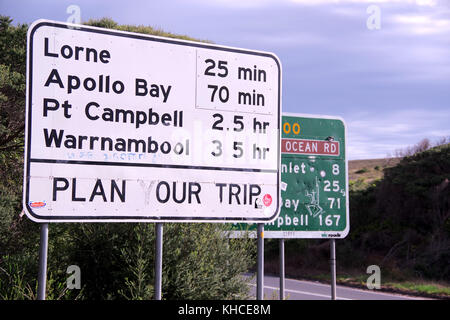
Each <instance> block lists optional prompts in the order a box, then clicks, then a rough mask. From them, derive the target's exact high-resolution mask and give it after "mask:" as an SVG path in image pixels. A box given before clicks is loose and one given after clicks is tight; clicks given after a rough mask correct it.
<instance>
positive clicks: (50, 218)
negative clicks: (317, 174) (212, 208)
mask: <svg viewBox="0 0 450 320" xmlns="http://www.w3.org/2000/svg"><path fill="white" fill-rule="evenodd" d="M43 26H50V27H55V28H61V29H75V30H77V31H83V32H92V33H99V34H105V35H111V36H119V37H125V38H132V39H138V40H147V41H154V42H162V43H169V44H175V45H182V46H190V47H196V48H203V49H212V50H218V51H228V52H234V53H241V54H250V55H257V56H263V57H268V58H272V59H273V60H274V61H275V62H276V64H277V67H278V109H277V110H278V124H277V129H278V141H279V145H278V157H277V159H278V161H277V163H278V168H277V170H276V171H277V206H276V208H277V209H276V210H275V212H274V214H273V215H272V216H270V217H267V218H244V217H242V218H232V217H177V216H167V217H158V216H56V215H54V216H53V215H51V216H43V215H36V214H35V213H34V212H33V210H32V208H31V207H30V205H29V204H30V201H29V185H30V163H31V162H39V163H64V164H68V163H69V164H82V165H100V163H91V162H90V161H65V160H46V159H30V153H31V124H32V119H31V108H32V105H33V103H32V96H33V94H32V88H33V86H32V79H33V77H32V75H33V36H34V33H35V32H36V31H37V30H38V29H39V28H40V27H43ZM27 38H28V39H27V40H28V50H27V59H28V66H27V67H28V70H27V76H28V77H27V90H28V91H27V95H28V96H27V97H26V98H27V102H28V105H27V119H26V126H27V128H26V131H25V132H26V133H27V135H26V137H25V141H26V150H25V152H26V159H25V160H26V161H25V175H24V203H23V206H24V209H25V212H26V213H27V214H29V215H30V216H31V217H33V218H32V220H34V221H35V222H41V223H46V222H83V221H84V222H88V221H89V222H111V221H110V220H114V221H112V222H126V221H129V220H132V221H131V222H133V221H142V222H159V221H162V222H164V221H168V222H231V221H236V222H241V223H242V222H248V223H255V222H261V223H263V222H268V221H271V220H273V219H275V218H276V217H277V216H278V214H279V212H280V166H281V132H280V126H281V65H280V62H279V60H278V58H277V57H276V56H275V55H273V54H271V53H267V52H257V51H250V50H244V49H237V48H229V47H221V46H217V45H211V44H204V43H195V42H189V41H180V40H175V39H169V38H162V37H155V36H151V35H145V34H137V33H125V32H118V31H115V30H110V29H101V28H93V27H85V26H78V25H77V26H72V25H68V24H63V23H58V22H52V21H42V22H36V24H35V25H34V26H33V27H32V29H31V30H29V31H28V37H27ZM101 165H110V166H111V165H112V166H127V165H128V166H131V164H127V163H110V162H106V163H101ZM133 165H134V164H133ZM136 166H139V164H137V165H136ZM142 166H147V167H150V166H162V167H166V168H178V169H197V170H213V171H214V170H227V171H246V172H261V173H263V172H267V173H269V172H273V171H274V170H261V169H248V168H221V167H200V166H176V165H175V166H172V165H161V164H160V165H155V164H144V165H142ZM31 217H30V218H31Z"/></svg>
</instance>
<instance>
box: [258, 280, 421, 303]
mask: <svg viewBox="0 0 450 320" xmlns="http://www.w3.org/2000/svg"><path fill="white" fill-rule="evenodd" d="M255 283H256V277H254V279H253V280H252V286H251V290H252V295H253V296H256V284H255ZM279 285H280V279H279V278H278V277H275V276H267V275H266V276H265V277H264V299H272V300H273V299H279ZM284 296H285V298H286V299H287V300H330V296H331V287H330V285H328V284H322V283H318V282H313V281H303V280H294V279H286V282H285V293H284ZM336 296H337V299H338V300H422V299H425V298H418V297H411V296H404V295H399V294H394V293H386V292H380V291H376V290H362V289H356V288H350V287H344V286H337V287H336Z"/></svg>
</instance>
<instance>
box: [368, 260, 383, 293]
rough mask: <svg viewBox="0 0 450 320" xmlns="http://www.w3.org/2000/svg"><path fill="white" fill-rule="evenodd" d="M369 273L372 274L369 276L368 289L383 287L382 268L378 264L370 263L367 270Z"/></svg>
mask: <svg viewBox="0 0 450 320" xmlns="http://www.w3.org/2000/svg"><path fill="white" fill-rule="evenodd" d="M366 273H367V274H370V276H369V277H368V278H367V281H366V286H367V288H368V289H370V290H373V289H381V270H380V267H379V266H377V265H374V264H373V265H370V266H368V267H367V270H366Z"/></svg>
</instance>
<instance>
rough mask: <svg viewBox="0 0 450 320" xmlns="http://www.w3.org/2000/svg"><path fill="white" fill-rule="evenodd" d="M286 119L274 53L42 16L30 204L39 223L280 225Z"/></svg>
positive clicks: (29, 110)
mask: <svg viewBox="0 0 450 320" xmlns="http://www.w3.org/2000/svg"><path fill="white" fill-rule="evenodd" d="M280 117H281V64H280V61H279V60H278V58H277V57H276V56H275V55H274V54H272V53H267V52H260V51H252V50H246V49H238V48H230V47H223V46H218V45H211V44H205V43H199V42H192V41H182V40H175V39H168V38H162V37H156V36H149V35H143V34H136V33H129V32H121V31H115V30H109V29H101V28H95V27H88V26H79V25H77V26H76V28H74V27H73V25H71V24H67V23H60V22H55V21H48V20H38V21H36V22H34V23H33V24H32V25H31V26H30V28H29V30H28V44H27V105H26V128H25V144H26V145H25V173H24V195H23V204H24V209H25V212H26V213H27V215H28V217H29V218H30V219H32V220H34V221H37V222H64V221H68V222H83V221H105V222H107V221H110V222H120V221H130V222H132V221H148V222H156V221H157V222H176V221H181V222H224V221H227V222H232V221H233V222H268V221H272V220H274V219H275V218H276V217H277V215H278V211H279V204H280ZM261 204H262V205H261Z"/></svg>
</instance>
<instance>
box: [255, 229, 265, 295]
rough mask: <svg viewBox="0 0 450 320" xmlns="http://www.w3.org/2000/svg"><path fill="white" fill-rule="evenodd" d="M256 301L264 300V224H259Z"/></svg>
mask: <svg viewBox="0 0 450 320" xmlns="http://www.w3.org/2000/svg"><path fill="white" fill-rule="evenodd" d="M257 251H258V257H257V259H258V262H257V269H258V270H257V274H256V299H257V300H264V223H258V248H257Z"/></svg>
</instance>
